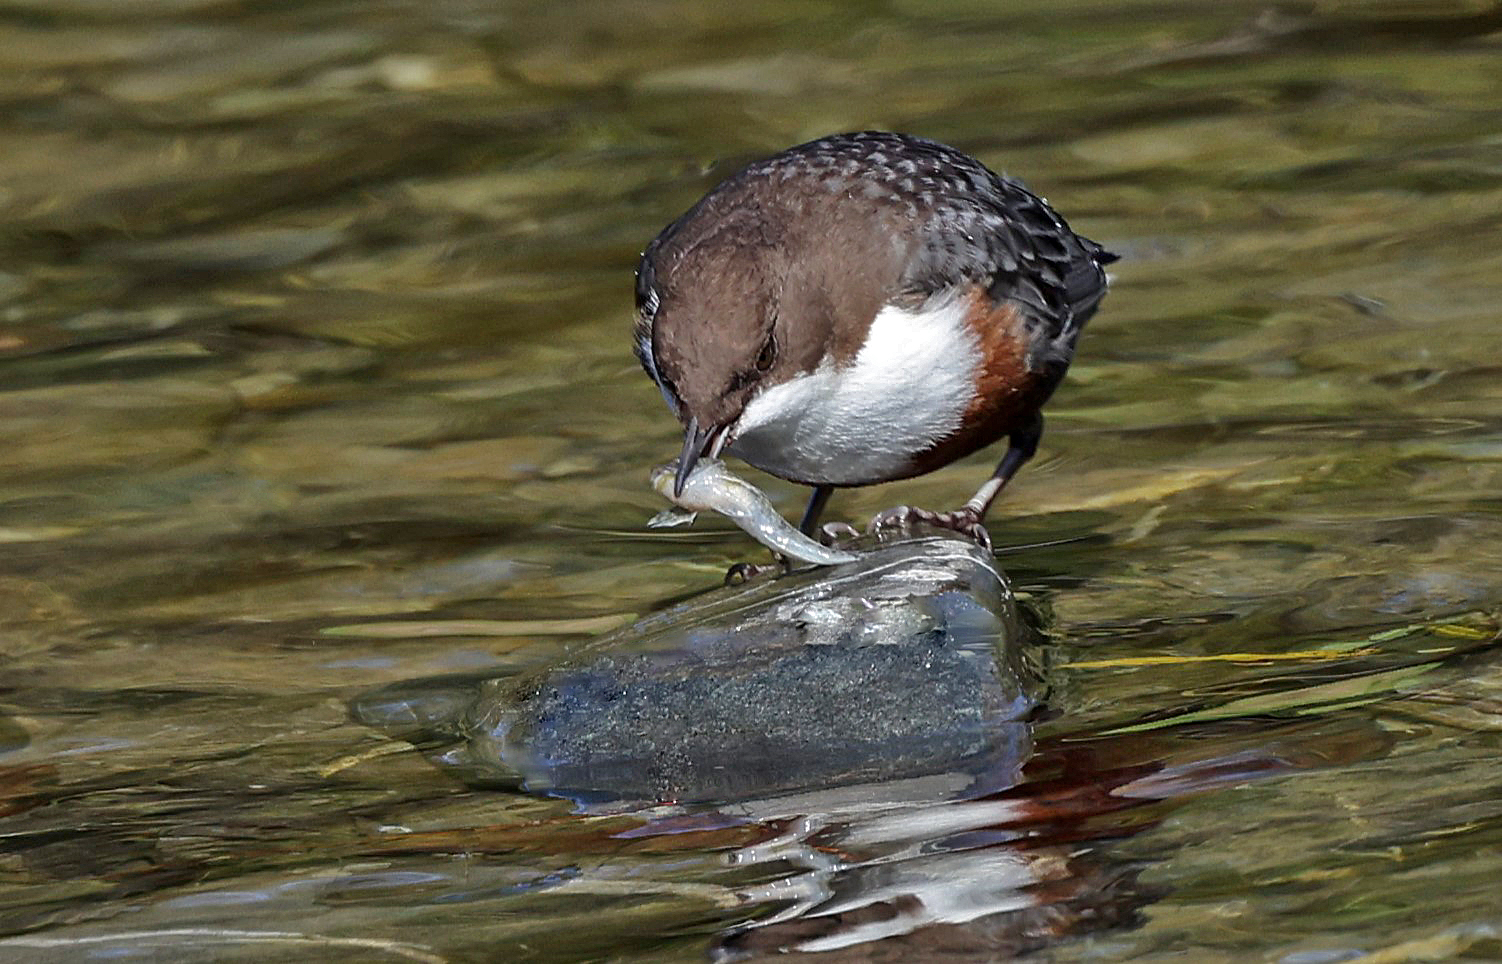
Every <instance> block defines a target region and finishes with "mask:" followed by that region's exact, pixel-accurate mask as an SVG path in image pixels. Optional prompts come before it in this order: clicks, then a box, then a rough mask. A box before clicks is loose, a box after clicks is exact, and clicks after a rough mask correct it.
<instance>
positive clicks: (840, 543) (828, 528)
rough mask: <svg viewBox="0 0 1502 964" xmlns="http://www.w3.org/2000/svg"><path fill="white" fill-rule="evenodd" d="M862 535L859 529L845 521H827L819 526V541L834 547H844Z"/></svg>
mask: <svg viewBox="0 0 1502 964" xmlns="http://www.w3.org/2000/svg"><path fill="white" fill-rule="evenodd" d="M860 537H861V533H860V530H859V529H857V528H856V527H855V526H853V525H849V524H847V523H844V522H826V523H824V525H822V526H820V527H819V542H820V543H821V544H823V545H826V546H829V547H831V548H834V549H839V548H843V547H844V546H847V545H849V544H850V543H852V542H854V541H855V540H856V539H859V538H860Z"/></svg>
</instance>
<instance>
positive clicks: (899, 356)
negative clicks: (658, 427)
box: [729, 296, 981, 485]
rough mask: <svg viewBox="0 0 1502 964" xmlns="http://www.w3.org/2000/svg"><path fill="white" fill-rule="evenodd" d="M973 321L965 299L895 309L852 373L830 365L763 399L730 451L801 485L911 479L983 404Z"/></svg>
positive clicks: (884, 315)
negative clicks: (919, 462)
mask: <svg viewBox="0 0 1502 964" xmlns="http://www.w3.org/2000/svg"><path fill="white" fill-rule="evenodd" d="M966 314H967V304H966V301H965V299H963V298H958V297H953V296H949V297H943V296H939V297H935V298H933V299H930V300H929V302H928V303H927V304H925V305H924V306H923V307H921V308H919V309H918V310H917V311H906V310H904V309H902V308H898V307H896V306H893V305H888V306H886V307H885V308H883V309H882V310H881V311H880V312H879V313H878V314H877V316H876V318H875V319H874V320H873V321H872V322H871V331H870V332H869V333H868V334H867V336H866V342H865V344H864V345H862V346H861V349H860V352H859V353H857V355H856V356H855V359H854V360H853V361H851V362H850V363H849V364H848V365H846V366H845V367H843V368H836V367H834V365H833V363H832V362H830V361H829V360H828V359H827V358H826V359H825V360H824V361H823V362H822V363H821V364H820V366H819V367H818V368H817V369H816V370H814V371H813V372H810V373H809V374H806V375H800V376H798V377H797V378H793V379H790V380H789V381H786V382H783V383H782V384H780V385H773V386H772V387H771V388H768V389H766V390H765V391H763V392H761V393H760V394H758V395H757V396H756V397H754V398H753V399H752V400H751V402H750V403H749V404H748V405H747V406H746V410H745V411H744V412H743V413H742V414H741V418H740V421H739V422H738V423H737V425H736V438H735V440H734V441H733V442H732V443H731V444H730V447H729V451H730V453H731V454H732V455H736V456H738V457H740V458H743V459H745V460H746V461H747V462H750V463H751V464H752V465H754V466H756V467H757V468H759V469H762V470H763V471H766V472H770V473H772V474H773V475H777V476H781V477H782V478H785V479H791V480H793V481H795V482H805V483H825V484H833V485H861V484H867V483H871V482H882V481H885V480H887V479H890V478H894V477H896V476H899V475H902V474H903V473H904V471H905V470H906V468H907V466H908V465H909V463H910V462H911V460H912V458H913V457H914V456H916V455H918V454H919V453H921V452H923V451H925V450H927V449H928V448H930V447H931V446H933V445H934V443H936V442H938V441H939V440H941V439H943V438H944V437H946V436H948V435H950V434H952V433H953V432H954V431H955V430H956V429H958V428H959V427H960V425H961V422H962V420H963V417H964V412H965V409H966V408H968V407H969V406H970V403H971V400H972V398H973V396H974V393H975V383H976V376H977V374H978V373H979V370H980V364H981V347H980V340H979V339H978V338H977V337H976V335H975V332H974V331H972V330H971V328H970V326H969V325H968V324H966V321H965V319H966Z"/></svg>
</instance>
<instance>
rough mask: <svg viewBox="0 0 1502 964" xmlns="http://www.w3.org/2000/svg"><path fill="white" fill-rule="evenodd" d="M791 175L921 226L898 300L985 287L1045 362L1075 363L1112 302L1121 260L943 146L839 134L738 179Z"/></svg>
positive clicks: (1033, 198) (874, 134)
mask: <svg viewBox="0 0 1502 964" xmlns="http://www.w3.org/2000/svg"><path fill="white" fill-rule="evenodd" d="M790 175H791V176H796V177H799V178H806V179H810V180H820V181H822V182H823V183H824V184H825V186H826V187H827V188H828V189H829V190H830V191H831V192H841V191H842V189H843V192H844V193H847V194H848V195H850V196H858V197H864V198H867V199H869V201H870V202H871V203H875V204H886V205H891V206H893V207H895V208H896V209H897V210H896V212H895V213H896V214H897V215H898V216H899V217H902V218H903V219H906V220H909V221H910V222H912V223H914V224H916V225H918V227H919V229H920V230H919V237H920V239H921V240H920V242H919V245H918V247H917V249H916V250H915V251H914V252H913V257H912V258H911V260H910V261H909V262H908V265H907V268H906V271H905V273H904V276H903V277H902V279H901V280H900V282H899V284H898V290H899V292H900V293H906V294H910V295H918V296H926V295H930V294H933V293H935V292H937V291H941V290H943V289H945V288H947V287H949V286H952V285H957V284H963V283H966V282H969V283H973V284H983V285H985V286H986V287H987V289H988V290H989V291H990V293H991V295H992V296H993V297H996V298H1010V299H1012V300H1014V301H1016V302H1018V303H1020V304H1022V305H1023V306H1025V307H1026V308H1027V309H1028V315H1029V320H1030V321H1031V322H1032V323H1034V324H1035V325H1036V326H1037V327H1038V328H1039V329H1040V330H1039V331H1038V334H1039V335H1041V336H1042V337H1041V338H1039V339H1038V341H1039V343H1040V344H1042V345H1045V346H1046V350H1045V351H1044V352H1043V354H1044V355H1045V356H1048V357H1046V358H1044V359H1043V360H1044V361H1046V362H1062V363H1063V364H1064V365H1067V364H1068V361H1069V358H1070V357H1071V356H1072V355H1073V351H1074V343H1075V341H1076V339H1077V338H1078V337H1079V333H1080V330H1081V329H1082V328H1083V327H1084V324H1085V322H1086V321H1088V320H1089V318H1090V316H1091V315H1092V314H1094V312H1095V309H1096V306H1097V305H1099V303H1100V300H1101V298H1102V297H1104V295H1105V292H1106V276H1105V272H1104V271H1103V270H1102V266H1103V265H1106V264H1109V263H1111V262H1112V261H1114V260H1116V257H1115V255H1112V254H1110V253H1109V252H1107V251H1105V250H1104V249H1103V248H1101V246H1100V245H1098V244H1096V243H1095V242H1093V241H1090V240H1088V239H1086V238H1082V237H1080V236H1079V235H1077V234H1075V233H1074V232H1073V231H1072V230H1070V228H1069V225H1068V224H1066V223H1065V222H1064V219H1063V218H1061V217H1060V216H1059V215H1058V213H1057V212H1055V211H1054V210H1053V208H1051V207H1049V205H1048V203H1047V202H1046V201H1044V200H1043V199H1042V198H1040V197H1038V196H1037V195H1035V194H1033V193H1032V192H1031V191H1029V190H1028V189H1027V188H1026V187H1024V186H1023V185H1022V183H1021V182H1020V181H1017V180H1016V179H1014V178H1010V177H1003V176H1001V175H999V174H996V173H995V172H993V171H991V170H990V169H989V168H987V167H985V166H984V165H982V164H980V163H979V162H978V161H976V160H974V159H973V158H970V157H968V156H967V155H965V154H962V153H960V152H959V151H956V150H954V149H952V148H949V147H946V146H945V145H943V144H940V143H938V142H936V141H930V140H926V139H923V138H919V137H910V136H907V135H904V134H891V133H885V132H881V131H864V132H860V133H855V134H840V135H836V136H834V137H827V138H823V139H821V140H817V141H812V142H810V143H808V144H803V145H800V146H798V147H793V148H790V149H788V150H787V151H784V152H783V153H781V154H778V155H776V156H775V157H771V158H768V159H767V160H765V161H761V162H759V163H757V164H753V165H751V166H750V167H748V168H747V169H746V170H745V171H743V172H742V173H741V174H740V175H739V176H738V177H742V178H757V177H765V178H768V179H771V180H776V179H778V178H779V177H782V178H785V177H788V176H790Z"/></svg>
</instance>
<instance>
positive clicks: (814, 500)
mask: <svg viewBox="0 0 1502 964" xmlns="http://www.w3.org/2000/svg"><path fill="white" fill-rule="evenodd" d="M833 492H834V486H832V485H816V486H814V494H813V495H811V496H809V499H808V508H807V509H805V510H803V521H802V522H800V523H798V531H799V532H802V533H803V534H804V535H806V536H809V537H811V538H814V539H818V540H819V541H820V542H822V543H823V544H824V545H826V546H834V545H839V544H841V543H843V542H848V541H849V540H851V539H858V538H860V532H859V531H857V530H856V529H854V528H853V527H851V526H849V525H846V524H845V523H843V522H826V523H824V525H823V526H820V525H819V516H821V515H823V514H824V507H825V506H826V505H828V504H829V496H830V495H831V494H832V493H833Z"/></svg>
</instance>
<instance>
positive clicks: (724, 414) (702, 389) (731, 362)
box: [636, 232, 796, 492]
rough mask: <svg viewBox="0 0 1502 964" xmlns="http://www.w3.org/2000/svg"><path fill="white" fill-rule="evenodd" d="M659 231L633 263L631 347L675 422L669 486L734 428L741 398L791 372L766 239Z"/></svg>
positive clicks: (778, 282)
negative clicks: (679, 236) (667, 235)
mask: <svg viewBox="0 0 1502 964" xmlns="http://www.w3.org/2000/svg"><path fill="white" fill-rule="evenodd" d="M662 242H663V239H661V238H659V239H658V241H657V242H654V243H653V245H652V247H650V248H648V249H647V252H646V254H644V255H643V256H642V261H641V265H640V266H639V267H638V269H637V285H636V303H637V312H638V321H637V347H636V350H637V357H638V358H640V359H641V362H642V367H643V368H645V369H646V370H647V374H649V375H651V376H652V378H653V380H654V381H656V382H657V384H658V386H659V387H660V388H661V389H662V394H663V397H664V398H666V399H667V402H668V405H669V407H670V408H672V409H673V412H674V414H676V415H677V416H678V420H679V421H680V422H682V423H683V425H684V429H685V433H684V439H683V454H682V457H681V458H680V460H679V472H678V478H677V480H676V485H675V491H679V492H681V491H682V488H683V483H684V481H685V480H686V479H687V478H688V474H689V473H690V472H691V471H693V467H694V463H695V462H696V461H697V460H698V459H699V458H700V457H701V456H705V455H709V456H714V455H717V454H718V453H719V451H720V449H722V448H723V447H724V446H725V445H726V443H728V442H729V441H730V440H731V439H732V438H733V437H734V434H735V424H736V421H737V420H738V419H739V418H740V417H741V413H742V412H744V411H745V409H746V405H747V404H748V403H749V402H750V401H751V399H753V398H754V397H755V396H756V395H757V394H758V393H760V392H762V391H764V390H766V389H767V388H768V387H770V386H772V385H775V384H778V383H780V382H782V381H786V380H787V379H788V378H790V377H792V376H793V375H794V374H796V367H795V366H793V365H792V364H791V363H790V361H789V359H788V357H787V353H786V352H784V351H783V348H784V346H783V341H784V340H785V334H784V326H782V325H780V324H779V309H780V306H781V302H782V280H783V279H782V272H780V271H779V270H778V266H777V264H776V260H777V259H776V258H775V256H774V255H775V249H774V248H772V247H771V246H769V245H766V244H759V243H755V239H753V238H747V237H744V236H736V235H731V234H726V233H723V232H720V233H717V234H715V235H712V236H710V237H708V238H703V239H698V243H695V244H692V245H689V246H678V245H671V244H664V243H662Z"/></svg>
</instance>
